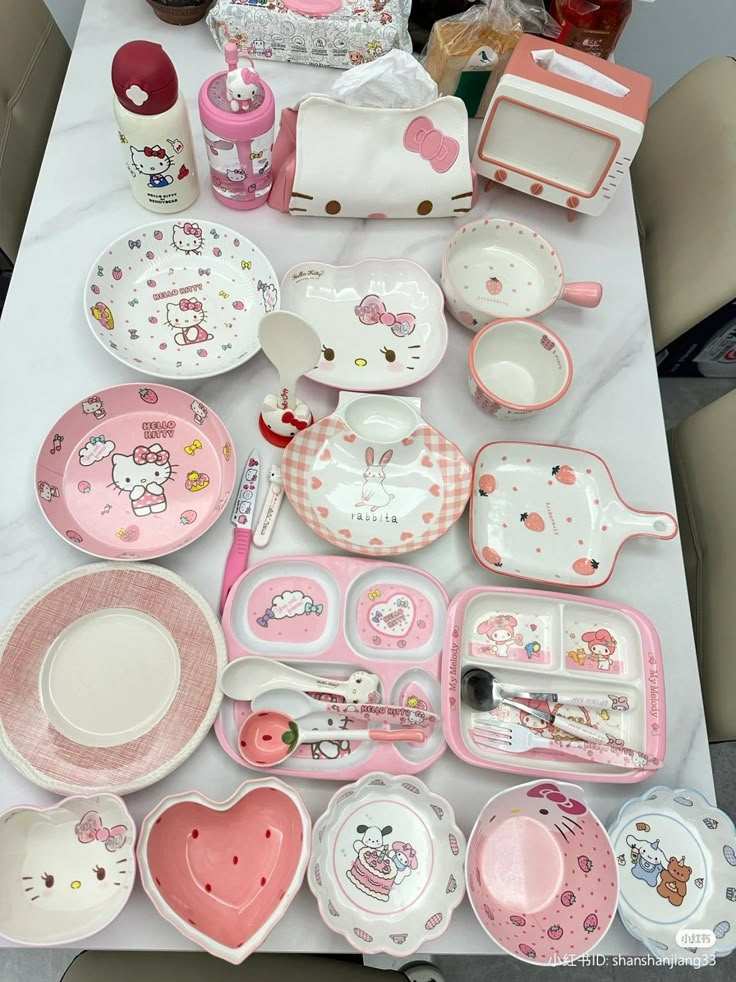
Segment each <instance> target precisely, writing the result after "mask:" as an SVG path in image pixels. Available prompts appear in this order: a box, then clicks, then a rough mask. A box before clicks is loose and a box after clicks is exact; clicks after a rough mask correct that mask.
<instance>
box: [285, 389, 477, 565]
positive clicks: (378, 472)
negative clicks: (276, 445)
mask: <svg viewBox="0 0 736 982" xmlns="http://www.w3.org/2000/svg"><path fill="white" fill-rule="evenodd" d="M419 409H420V400H419V399H412V398H405V397H398V396H386V395H361V394H359V393H355V392H341V393H340V401H339V403H338V406H337V409H336V410H335V412H334V413H333V414H332V415H331V416H327V417H325V418H324V419H322V420H320V421H319V422H318V423H315V424H314V425H313V426H310V427H309V428H308V429H305V430H303V431H302V432H301V433H299V434H298V435H297V436H296V437H295V439H294V440H293V441H292V442H291V443H290V444H289V446H288V447H287V448H286V450H285V451H284V459H283V462H282V465H281V474H282V477H283V481H284V490H285V491H286V494H287V496H288V497H289V500H290V501H291V503H292V505H293V506H294V508H295V510H296V512H297V514H298V515H299V517H300V518H302V519H303V520H304V521H305V522H306V524H307V525H308V526H309V527H310V528H311V529H312V530H313V531H315V532H316V533H317V534H318V535H321V536H322V538H323V539H326V540H327V541H328V542H330V543H331V544H332V545H335V546H339V547H340V548H341V549H345V550H346V551H347V552H355V553H359V554H361V555H364V556H392V555H399V554H401V553H405V552H411V551H412V550H414V549H420V548H422V547H423V546H427V545H429V544H430V543H431V542H434V541H435V539H438V538H439V537H440V536H441V535H444V533H445V532H447V530H448V529H449V528H451V527H452V525H454V524H455V522H456V521H457V520H458V518H460V516H461V515H462V513H463V510H464V509H465V504H466V502H467V500H468V496H469V494H470V464H469V463H468V461H467V460H466V459H465V457H463V455H462V454H461V453H460V451H459V450H458V448H457V447H456V446H455V444H454V443H450V441H449V440H447V439H446V438H445V437H444V436H442V434H441V433H439V432H438V431H437V430H435V429H434V428H433V427H431V426H430V425H429V424H428V423H427V422H426V421H425V420H424V419H423V418H422V416H421V415H420V412H419Z"/></svg>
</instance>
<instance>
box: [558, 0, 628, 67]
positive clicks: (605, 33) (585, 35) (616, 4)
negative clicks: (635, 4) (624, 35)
mask: <svg viewBox="0 0 736 982" xmlns="http://www.w3.org/2000/svg"><path fill="white" fill-rule="evenodd" d="M631 7H632V0H552V5H551V7H550V13H551V14H552V16H553V17H554V19H555V20H556V21H557V23H558V24H559V25H560V27H561V28H562V31H561V33H560V36H559V38H558V41H559V42H560V44H566V45H567V46H568V47H570V48H577V49H578V51H587V53H588V54H589V55H598V57H600V58H608V56H609V55H610V54H611V53H612V52H613V49H614V48H615V47H616V44H617V43H618V39H619V38H620V37H621V32H622V31H623V29H624V26H625V25H626V21H627V20H628V19H629V17H630V16H631Z"/></svg>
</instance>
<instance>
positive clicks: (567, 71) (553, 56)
mask: <svg viewBox="0 0 736 982" xmlns="http://www.w3.org/2000/svg"><path fill="white" fill-rule="evenodd" d="M532 58H533V59H534V60H535V61H536V63H537V65H539V67H540V68H543V69H544V70H545V71H548V72H552V74H553V75H562V76H563V77H564V78H569V79H570V80H571V81H573V82H581V83H582V84H583V85H589V86H590V87H591V88H593V89H598V90H599V91H600V92H606V93H607V94H608V95H613V96H618V97H619V98H623V96H625V95H628V93H629V89H627V88H626V86H625V85H621V84H620V83H619V82H615V81H614V80H613V79H612V78H610V77H609V76H608V75H606V74H604V73H603V72H599V71H596V70H595V69H594V68H589V67H588V66H587V65H583V64H582V63H581V62H579V61H576V60H575V59H574V58H566V57H565V55H560V54H558V53H557V52H556V51H553V50H552V49H551V48H545V49H544V50H543V51H533V52H532Z"/></svg>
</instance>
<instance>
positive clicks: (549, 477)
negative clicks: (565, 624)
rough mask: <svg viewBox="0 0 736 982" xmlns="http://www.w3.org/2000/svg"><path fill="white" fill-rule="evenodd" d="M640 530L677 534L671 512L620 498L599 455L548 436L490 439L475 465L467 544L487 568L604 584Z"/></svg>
mask: <svg viewBox="0 0 736 982" xmlns="http://www.w3.org/2000/svg"><path fill="white" fill-rule="evenodd" d="M635 535H644V536H649V537H650V538H654V539H672V538H674V537H675V535H677V522H676V521H675V519H674V517H673V516H672V515H670V514H668V513H667V512H650V511H640V510H639V509H637V508H631V507H630V506H629V505H627V504H626V502H625V501H623V500H622V498H621V496H620V495H619V493H618V491H617V489H616V485H615V484H614V482H613V476H612V475H611V472H610V470H609V469H608V465H607V464H606V462H605V461H604V460H603V459H602V458H601V457H599V456H598V455H597V454H594V453H591V452H590V451H588V450H577V449H575V448H574V447H558V446H553V445H552V444H546V443H516V442H514V443H503V442H499V443H487V444H486V445H485V446H484V447H481V449H480V450H479V451H478V454H477V456H476V458H475V464H474V469H473V494H472V497H471V506H470V544H471V547H472V549H473V553H474V555H475V558H476V559H477V560H478V562H479V563H480V564H481V566H485V567H486V569H489V570H491V572H493V573H501V574H502V575H504V576H520V577H522V578H523V579H526V580H538V581H540V582H542V583H550V584H552V585H553V586H571V587H576V588H578V589H580V588H588V589H589V588H591V587H597V586H602V585H603V584H604V583H606V582H607V581H608V579H609V577H610V576H611V573H612V572H613V567H614V565H615V564H616V559H617V558H618V554H619V552H620V550H621V547H622V546H623V544H624V543H625V542H626V541H627V540H628V539H631V538H633V536H635Z"/></svg>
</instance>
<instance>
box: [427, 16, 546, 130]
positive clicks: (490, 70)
mask: <svg viewBox="0 0 736 982" xmlns="http://www.w3.org/2000/svg"><path fill="white" fill-rule="evenodd" d="M524 33H526V34H545V35H546V36H548V37H555V36H556V35H557V34H558V33H559V27H558V25H557V24H556V22H555V21H553V20H552V18H551V17H550V16H549V15H548V14H547V11H546V10H545V7H544V3H543V0H483V2H482V3H479V4H476V6H474V7H471V8H470V10H466V11H465V13H462V14H457V15H456V16H455V17H447V18H445V19H444V20H440V21H437V23H436V24H435V25H434V27H433V28H432V33H431V34H430V36H429V41H428V42H427V47H426V48H425V50H424V51H423V53H422V59H423V64H424V67H425V68H426V69H427V71H428V72H429V74H430V75H431V76H432V78H433V79H434V80H435V82H436V83H437V86H438V88H439V91H440V94H441V95H456V96H458V98H460V99H462V100H463V102H464V103H465V105H466V107H467V110H468V116H483V115H485V112H486V109H487V108H488V104H489V102H490V101H491V96H492V94H493V90H494V88H495V84H496V81H497V79H498V78H499V76H500V75H501V72H502V71H503V69H504V66H505V65H506V62H507V61H508V59H509V56H510V55H511V52H512V51H513V50H514V48H515V47H516V45H517V43H518V41H519V39H520V38H521V35H522V34H524Z"/></svg>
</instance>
